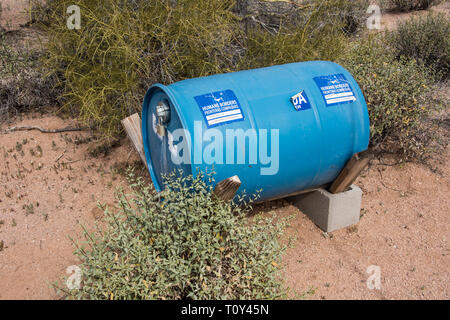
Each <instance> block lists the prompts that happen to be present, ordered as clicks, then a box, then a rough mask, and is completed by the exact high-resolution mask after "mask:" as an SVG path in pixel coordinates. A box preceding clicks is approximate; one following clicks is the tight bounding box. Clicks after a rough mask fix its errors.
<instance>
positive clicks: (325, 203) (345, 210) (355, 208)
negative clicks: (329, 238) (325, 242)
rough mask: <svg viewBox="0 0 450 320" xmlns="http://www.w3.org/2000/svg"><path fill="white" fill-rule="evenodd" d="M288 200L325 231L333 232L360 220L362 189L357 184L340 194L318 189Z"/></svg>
mask: <svg viewBox="0 0 450 320" xmlns="http://www.w3.org/2000/svg"><path fill="white" fill-rule="evenodd" d="M288 200H289V201H290V202H292V204H294V205H295V206H296V207H297V208H299V209H300V210H301V211H302V212H303V213H305V214H306V215H307V216H308V217H309V218H310V219H311V220H312V221H313V222H314V223H315V224H316V225H317V226H318V227H319V228H321V229H322V230H323V231H325V232H332V231H336V230H338V229H342V228H345V227H348V226H351V225H353V224H355V223H358V222H359V218H360V212H361V201H362V190H361V189H360V188H359V187H357V186H355V185H352V186H351V187H350V189H349V190H348V191H346V192H342V193H338V194H332V193H330V192H328V191H327V190H325V189H318V190H315V191H312V192H310V193H306V194H301V195H298V196H294V197H291V198H289V199H288Z"/></svg>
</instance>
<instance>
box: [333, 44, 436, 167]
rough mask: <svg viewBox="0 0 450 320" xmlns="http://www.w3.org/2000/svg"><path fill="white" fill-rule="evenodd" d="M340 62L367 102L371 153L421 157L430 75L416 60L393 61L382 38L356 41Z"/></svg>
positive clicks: (430, 104)
mask: <svg viewBox="0 0 450 320" xmlns="http://www.w3.org/2000/svg"><path fill="white" fill-rule="evenodd" d="M340 62H341V63H342V64H343V65H344V66H345V67H346V68H347V69H348V70H349V71H350V73H351V74H352V75H353V76H354V77H355V79H356V81H357V82H358V84H359V85H360V87H361V89H362V91H363V93H364V96H365V98H366V101H367V105H368V109H369V116H370V123H371V125H370V129H371V145H372V147H374V148H375V150H376V149H379V150H382V151H388V152H393V153H399V154H401V155H403V156H405V157H414V158H421V157H424V156H425V155H426V154H427V151H428V146H429V145H430V143H431V141H432V136H431V134H432V133H431V132H429V131H428V130H427V128H425V127H424V121H425V119H426V118H427V116H428V115H429V114H430V112H432V111H433V110H435V105H434V100H433V99H432V95H431V91H432V90H431V86H432V85H433V80H434V75H433V73H432V72H431V71H430V70H429V69H427V68H426V67H424V66H423V65H422V64H420V63H419V62H417V61H416V60H413V59H408V58H405V57H401V58H400V59H396V57H395V54H394V53H393V52H392V51H391V50H390V49H389V48H388V47H387V46H386V40H385V39H384V36H383V37H381V36H376V37H369V39H362V40H360V41H356V42H355V43H353V46H352V48H351V49H350V50H349V51H348V53H347V54H346V56H345V57H344V58H343V59H341V61H340Z"/></svg>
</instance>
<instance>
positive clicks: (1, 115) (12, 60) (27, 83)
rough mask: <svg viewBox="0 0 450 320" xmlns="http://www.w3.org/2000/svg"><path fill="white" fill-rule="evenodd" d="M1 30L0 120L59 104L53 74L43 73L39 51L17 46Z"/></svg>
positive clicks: (40, 52)
mask: <svg viewBox="0 0 450 320" xmlns="http://www.w3.org/2000/svg"><path fill="white" fill-rule="evenodd" d="M13 41H14V40H12V39H10V38H8V37H7V36H6V35H5V34H0V122H2V121H5V120H8V119H10V118H11V117H13V116H16V115H18V114H20V113H22V112H28V111H31V110H32V111H36V112H39V111H42V110H43V109H44V108H47V107H49V106H55V105H57V104H58V101H57V97H58V95H59V93H60V92H59V91H58V90H57V89H55V83H56V79H55V77H54V76H49V77H44V76H42V72H43V70H42V68H40V66H39V59H40V57H41V56H42V51H40V50H38V49H33V50H32V49H30V48H26V47H20V48H16V47H14V46H13V45H12V42H13Z"/></svg>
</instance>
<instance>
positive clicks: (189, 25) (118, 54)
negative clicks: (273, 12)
mask: <svg viewBox="0 0 450 320" xmlns="http://www.w3.org/2000/svg"><path fill="white" fill-rule="evenodd" d="M73 2H74V1H67V0H53V1H50V2H48V5H47V7H46V8H45V10H41V12H44V13H45V14H44V15H45V16H47V18H46V21H48V22H49V23H50V26H49V28H48V29H47V30H48V33H49V37H50V39H49V41H48V45H49V47H48V50H49V55H50V56H49V59H48V60H47V65H48V66H49V68H50V69H51V70H53V71H54V72H55V73H57V74H62V75H63V77H61V78H60V80H61V82H60V84H61V86H62V87H63V88H64V90H65V98H66V101H65V102H66V103H65V106H66V107H67V108H76V110H77V111H78V112H79V115H80V117H81V119H82V120H84V121H85V122H90V123H92V124H94V125H96V126H97V128H99V129H100V130H101V131H102V132H103V133H104V134H105V135H106V136H114V135H117V134H118V132H119V131H120V130H121V127H120V123H119V121H120V119H122V118H123V117H124V116H126V115H127V114H129V113H131V112H133V111H136V110H138V109H139V108H140V105H141V102H142V97H143V95H144V93H145V90H146V89H147V88H148V87H149V86H150V85H151V84H153V83H156V82H161V83H166V84H167V83H171V82H174V81H178V80H182V79H186V78H192V77H199V76H206V75H211V74H216V73H223V72H230V71H236V70H241V69H248V68H255V67H261V66H268V65H273V64H281V63H287V62H294V61H304V60H311V59H326V60H332V59H335V58H336V57H337V56H339V54H340V53H342V51H343V47H344V41H345V34H346V32H348V31H349V30H350V29H353V30H354V29H355V26H356V25H357V24H358V23H359V22H360V19H361V18H360V17H361V15H357V14H356V13H355V11H356V9H355V8H359V11H358V13H359V12H361V10H363V8H364V6H363V5H362V4H363V3H365V2H366V1H362V0H359V1H357V2H354V3H352V4H351V5H350V4H349V3H348V1H343V0H321V1H314V2H311V3H309V2H308V3H306V4H304V5H301V6H300V7H298V9H296V10H294V12H292V14H294V13H295V14H297V16H298V18H297V19H294V22H292V21H288V20H287V19H286V20H283V19H282V18H280V20H279V22H278V24H275V25H274V24H273V23H272V24H266V23H265V22H264V21H261V20H259V19H258V18H259V16H258V15H256V17H255V15H242V14H239V13H238V12H237V11H236V7H235V2H234V1H232V0H227V1H223V0H198V1H190V0H180V1H177V2H176V3H174V2H171V1H165V0H158V1H119V0H106V1H97V0H94V1H86V0H80V1H75V3H76V4H78V5H79V6H80V7H81V12H82V13H83V17H82V29H81V30H79V31H74V30H69V29H68V28H67V27H66V20H65V18H66V17H65V16H62V15H61V12H64V10H65V8H66V7H67V6H68V5H70V4H73ZM355 4H358V5H355ZM362 12H364V11H362ZM41 16H42V14H41ZM362 16H364V15H362Z"/></svg>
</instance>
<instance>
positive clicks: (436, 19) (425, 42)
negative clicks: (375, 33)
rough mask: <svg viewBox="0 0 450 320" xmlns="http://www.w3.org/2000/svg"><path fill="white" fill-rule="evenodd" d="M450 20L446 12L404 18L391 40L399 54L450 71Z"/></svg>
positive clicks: (446, 73) (443, 74)
mask: <svg viewBox="0 0 450 320" xmlns="http://www.w3.org/2000/svg"><path fill="white" fill-rule="evenodd" d="M449 35H450V22H449V20H448V19H447V18H446V16H444V15H443V14H440V15H434V14H431V13H430V14H428V15H427V16H426V17H424V18H413V19H410V20H409V21H406V22H403V23H401V24H400V25H399V27H398V29H397V30H396V31H394V32H392V33H391V37H390V38H391V39H390V43H391V45H392V46H393V48H394V50H395V54H396V55H397V57H400V56H405V57H409V58H414V59H416V60H418V61H421V62H423V63H424V64H425V65H427V66H429V67H431V68H433V69H435V70H436V71H437V72H438V73H439V74H440V76H442V77H444V78H448V77H449V75H450V36H449Z"/></svg>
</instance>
